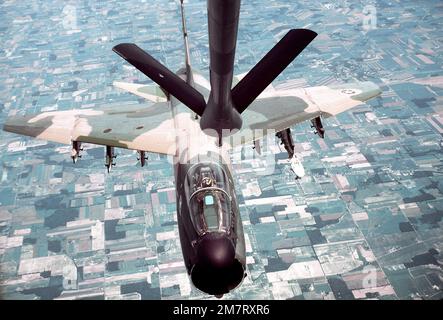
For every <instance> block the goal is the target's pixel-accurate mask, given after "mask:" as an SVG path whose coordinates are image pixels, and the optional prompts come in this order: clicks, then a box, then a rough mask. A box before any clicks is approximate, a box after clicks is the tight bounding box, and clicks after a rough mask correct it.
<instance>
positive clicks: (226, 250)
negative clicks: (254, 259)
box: [197, 234, 235, 269]
mask: <svg viewBox="0 0 443 320" xmlns="http://www.w3.org/2000/svg"><path fill="white" fill-rule="evenodd" d="M197 254H198V258H199V261H200V262H201V263H202V264H203V265H206V266H207V267H211V268H214V269H222V268H225V267H228V266H230V265H231V264H232V263H233V262H234V259H235V248H234V245H233V243H232V241H231V240H229V239H228V238H227V237H226V235H220V234H207V235H205V236H204V238H203V239H201V241H200V244H199V246H198V252H197Z"/></svg>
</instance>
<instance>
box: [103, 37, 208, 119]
mask: <svg viewBox="0 0 443 320" xmlns="http://www.w3.org/2000/svg"><path fill="white" fill-rule="evenodd" d="M112 50H113V51H114V52H115V53H117V54H118V55H119V56H121V57H122V58H123V59H125V60H126V61H127V62H129V63H130V64H132V65H133V66H134V67H135V68H137V69H138V70H140V71H141V72H142V73H143V74H145V75H146V76H147V77H148V78H150V79H151V80H152V81H154V82H155V83H157V84H158V85H159V86H160V87H161V88H163V89H164V90H165V91H166V92H168V93H170V94H172V95H173V96H174V97H176V98H177V99H178V100H180V101H181V102H182V103H183V104H185V105H186V106H187V107H188V108H189V109H191V110H192V111H194V112H195V113H196V114H198V115H199V116H201V115H202V114H203V111H204V110H205V106H206V102H205V99H204V97H203V96H202V94H201V93H200V92H198V91H197V90H196V89H194V88H193V87H192V86H190V85H189V84H187V83H186V81H184V80H182V79H181V78H180V77H179V76H177V75H176V74H174V73H173V72H172V71H170V70H169V69H168V68H166V67H165V66H164V65H162V64H161V63H160V62H158V61H157V60H155V59H154V58H153V57H152V56H151V55H149V54H148V53H147V52H145V51H143V50H142V49H141V48H140V47H138V46H137V45H136V44H134V43H121V44H118V45H116V46H115V47H114V48H112Z"/></svg>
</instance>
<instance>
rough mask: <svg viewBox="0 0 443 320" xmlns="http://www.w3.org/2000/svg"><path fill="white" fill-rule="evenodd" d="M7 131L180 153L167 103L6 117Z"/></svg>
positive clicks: (47, 138) (31, 135) (59, 141)
mask: <svg viewBox="0 0 443 320" xmlns="http://www.w3.org/2000/svg"><path fill="white" fill-rule="evenodd" d="M3 130H5V131H8V132H13V133H17V134H22V135H26V136H30V137H35V138H38V139H42V140H48V141H54V142H58V143H63V144H71V143H72V141H80V142H85V143H92V144H98V145H107V146H112V147H119V148H126V149H132V150H140V151H147V152H155V153H161V154H170V155H173V154H175V152H176V148H175V127H174V122H173V118H172V115H171V109H170V107H169V104H168V103H167V102H158V103H155V104H153V105H151V106H146V105H137V106H125V107H122V106H118V107H108V108H103V109H77V110H67V111H51V112H44V113H40V114H36V115H26V116H14V117H10V118H8V119H7V120H6V123H5V124H4V126H3Z"/></svg>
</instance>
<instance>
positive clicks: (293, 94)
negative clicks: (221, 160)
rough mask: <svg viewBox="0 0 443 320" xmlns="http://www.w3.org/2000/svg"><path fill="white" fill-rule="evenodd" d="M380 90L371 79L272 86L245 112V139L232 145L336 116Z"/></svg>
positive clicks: (372, 96) (377, 93) (375, 94)
mask: <svg viewBox="0 0 443 320" xmlns="http://www.w3.org/2000/svg"><path fill="white" fill-rule="evenodd" d="M380 93H381V90H380V88H379V87H378V86H377V85H375V84H374V83H372V82H357V83H353V84H344V85H330V86H319V87H309V88H298V89H290V90H275V89H274V88H273V87H272V86H270V87H268V88H267V89H266V90H265V91H264V92H263V93H262V94H261V95H260V96H259V97H258V98H257V99H256V100H255V101H254V102H252V103H251V105H250V106H249V107H248V108H247V109H246V110H245V111H244V112H243V113H242V118H243V126H242V129H241V131H243V141H240V140H239V141H237V142H236V141H235V139H234V145H233V146H237V145H240V144H241V143H250V142H252V141H253V140H256V139H259V138H261V137H263V136H264V135H266V131H267V130H268V129H273V130H275V132H279V131H282V130H284V129H286V128H289V127H291V126H293V125H295V124H297V123H301V122H303V121H306V120H310V119H313V118H315V117H318V116H320V115H321V116H322V117H324V118H328V117H331V116H335V115H337V114H339V113H341V112H344V111H346V110H349V109H351V108H353V107H355V106H357V105H360V104H362V103H364V102H365V101H367V100H369V99H371V98H374V97H376V96H378V95H380ZM251 131H252V133H253V134H251ZM248 132H249V133H248Z"/></svg>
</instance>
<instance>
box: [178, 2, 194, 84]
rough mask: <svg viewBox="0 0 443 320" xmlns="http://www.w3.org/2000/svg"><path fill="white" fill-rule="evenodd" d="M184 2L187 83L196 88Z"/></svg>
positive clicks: (181, 9) (182, 14)
mask: <svg viewBox="0 0 443 320" xmlns="http://www.w3.org/2000/svg"><path fill="white" fill-rule="evenodd" d="M183 1H184V0H180V11H181V16H182V31H183V41H184V44H185V67H186V82H187V83H188V84H189V85H191V86H194V78H193V75H192V69H191V57H190V54H189V43H188V31H187V30H186V19H185V7H184V4H183Z"/></svg>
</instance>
